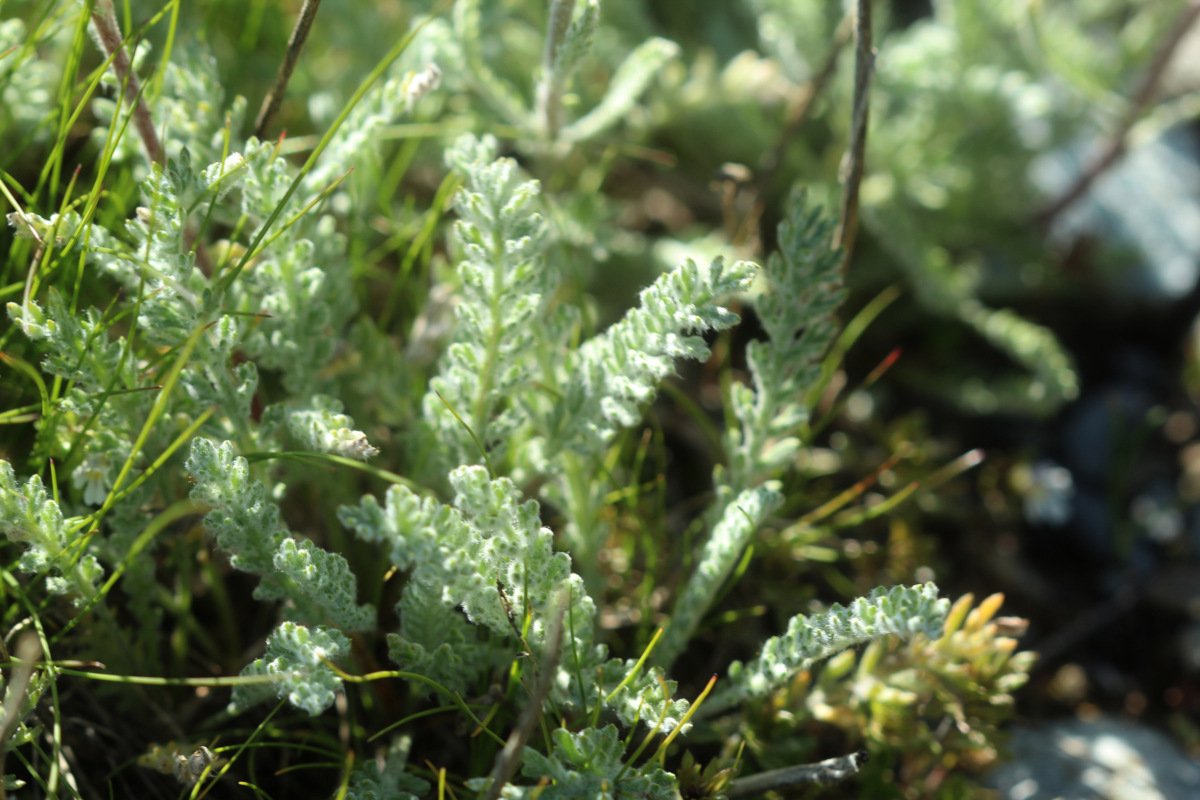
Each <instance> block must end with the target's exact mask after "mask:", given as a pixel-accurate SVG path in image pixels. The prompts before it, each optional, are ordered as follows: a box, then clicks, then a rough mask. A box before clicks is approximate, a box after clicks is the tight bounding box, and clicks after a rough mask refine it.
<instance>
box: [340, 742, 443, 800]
mask: <svg viewBox="0 0 1200 800" xmlns="http://www.w3.org/2000/svg"><path fill="white" fill-rule="evenodd" d="M411 746H412V738H411V737H409V736H400V737H397V739H396V741H395V742H393V744H392V745H391V747H389V748H388V752H387V754H386V757H385V760H384V763H383V764H382V765H380V764H379V763H378V762H377V761H366V762H359V763H358V764H355V766H354V772H353V773H352V774H351V776H350V786H349V787H347V790H346V798H347V800H417V798H418V797H421V796H423V795H424V794H425V793H426V792H427V791H429V784H428V783H427V782H426V781H423V780H421V779H420V778H416V777H414V776H412V775H409V774H408V773H407V772H405V766H406V764H407V762H408V751H409V749H410V748H411Z"/></svg>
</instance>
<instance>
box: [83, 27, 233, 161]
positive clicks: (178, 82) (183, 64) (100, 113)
mask: <svg viewBox="0 0 1200 800" xmlns="http://www.w3.org/2000/svg"><path fill="white" fill-rule="evenodd" d="M149 53H150V47H149V44H148V43H147V42H146V41H145V40H142V41H141V42H140V43H139V46H138V49H137V52H136V53H135V54H134V58H133V61H134V68H135V70H136V71H138V72H139V73H141V74H143V75H144V74H145V69H144V66H145V62H146V61H147V60H148V58H147V57H148V56H149ZM162 69H163V76H162V84H161V92H157V93H156V95H155V96H154V97H153V102H152V103H150V106H149V107H150V108H151V110H152V119H153V121H154V128H155V130H156V131H159V132H160V135H161V138H162V141H163V146H164V147H165V148H166V151H167V157H168V158H169V159H170V160H171V161H175V160H176V159H178V158H179V157H180V156H181V155H182V154H183V153H184V151H189V152H190V153H191V154H192V156H193V157H194V158H196V159H198V160H200V161H202V162H204V163H208V162H215V161H220V160H221V158H222V157H223V156H224V155H225V154H226V153H227V150H226V148H227V146H228V142H229V136H230V134H231V133H232V132H234V131H238V130H240V129H241V128H242V122H243V117H244V116H245V113H246V99H245V98H244V97H235V98H233V100H232V101H230V102H229V103H226V102H225V88H224V86H223V85H222V83H221V78H220V76H219V75H218V74H217V61H216V59H215V58H214V57H213V56H212V54H211V53H209V52H207V50H206V49H204V48H202V47H195V48H188V49H186V50H185V51H183V52H176V53H175V54H174V56H173V58H172V60H171V61H168V62H167V63H166V64H165V65H163V66H162ZM102 81H103V82H104V84H105V85H106V86H107V87H108V90H109V92H110V94H111V96H110V97H97V98H95V99H94V100H92V112H93V113H94V114H95V115H96V118H97V119H98V120H100V123H101V124H100V125H98V126H96V127H95V128H93V129H92V138H93V140H94V141H95V142H96V144H97V145H98V146H99V147H101V148H104V147H105V146H106V144H107V146H108V147H109V148H111V149H112V150H113V159H114V160H116V161H126V160H129V161H133V162H134V163H135V164H136V165H138V166H136V167H135V169H138V170H145V166H144V162H141V160H140V158H139V157H140V156H141V147H142V144H141V142H140V141H139V140H138V136H137V134H136V133H135V129H134V125H133V123H132V122H130V121H129V119H128V115H129V106H128V104H127V103H126V101H125V92H124V91H123V87H121V86H120V85H119V80H118V79H117V77H116V75H115V74H114V73H113V72H111V71H106V72H105V73H104V74H103V77H102ZM114 98H121V102H120V103H119V104H118V102H117V100H116V99H114ZM118 115H119V116H118ZM114 122H115V124H114ZM114 128H115V129H116V131H117V132H119V135H114V131H113V129H114ZM113 139H115V141H114V140H113ZM142 174H143V175H144V174H145V172H144V171H143V172H142Z"/></svg>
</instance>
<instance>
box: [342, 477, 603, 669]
mask: <svg viewBox="0 0 1200 800" xmlns="http://www.w3.org/2000/svg"><path fill="white" fill-rule="evenodd" d="M450 484H451V486H452V487H453V489H454V492H455V496H454V506H453V507H450V506H445V505H442V504H440V503H437V502H435V501H432V500H429V499H421V498H418V497H417V496H416V495H415V494H413V493H412V491H411V490H409V489H408V488H406V487H404V486H393V487H392V488H391V489H389V490H388V494H387V499H386V501H385V502H386V505H385V507H384V508H380V507H379V504H378V503H377V502H376V501H375V498H373V497H370V496H368V497H365V498H364V499H363V501H362V503H361V504H360V505H359V506H357V507H353V508H351V507H344V508H342V509H341V511H340V512H339V517H340V518H341V520H342V522H343V523H344V524H345V525H347V526H348V527H351V528H353V529H354V530H355V532H356V533H357V534H358V535H359V536H360V537H361V538H363V539H365V540H367V541H376V542H381V543H383V544H384V545H385V546H386V547H387V548H388V557H389V560H390V561H391V562H392V563H393V564H394V565H395V566H397V567H399V568H400V569H404V570H409V571H410V572H409V579H408V584H407V586H406V588H405V597H406V598H407V597H409V596H410V595H424V597H423V598H421V599H420V600H419V601H418V600H416V599H415V598H414V600H411V601H407V602H409V605H408V606H406V607H405V608H406V610H407V611H410V612H411V611H414V610H416V604H418V603H419V604H420V605H421V606H428V605H432V604H435V602H436V603H439V604H441V605H442V606H444V607H445V608H447V609H455V608H461V609H462V611H463V612H464V613H465V614H466V615H467V618H468V619H470V620H471V621H472V622H473V623H475V624H476V625H480V626H482V627H484V628H487V629H488V630H489V631H490V633H491V634H492V635H493V636H496V637H500V638H501V639H513V638H514V637H517V636H518V634H519V631H521V630H522V628H523V625H524V620H525V616H526V615H530V623H529V627H528V633H526V634H525V637H526V638H527V640H528V641H529V643H530V644H531V645H533V646H534V647H535V648H537V647H540V646H541V645H542V643H543V641H544V638H545V635H546V623H547V617H548V615H549V613H550V612H551V610H552V609H551V608H550V604H551V599H552V595H553V594H554V593H555V591H556V590H557V589H558V587H560V586H565V587H568V588H569V590H570V603H571V612H570V613H571V614H572V615H573V618H574V619H575V620H576V626H577V630H580V631H589V633H590V626H591V624H592V622H591V620H592V617H593V615H594V614H595V607H594V605H593V604H592V601H591V598H589V597H587V595H586V594H585V593H584V592H583V587H582V585H581V584H580V583H579V579H578V577H576V576H574V575H572V574H571V559H570V557H569V556H568V555H567V554H566V553H555V552H554V550H553V548H552V547H551V541H552V536H553V535H552V534H551V532H550V530H549V529H547V528H544V527H542V526H541V522H540V520H539V518H538V507H537V503H535V502H533V501H526V502H524V503H522V502H520V494H519V493H518V492H517V490H516V487H515V486H514V485H513V484H512V482H511V481H509V480H507V479H505V478H499V479H496V480H494V481H493V480H489V479H488V477H487V472H486V471H485V470H484V469H483V468H482V467H479V466H463V467H459V468H458V469H456V470H455V471H454V472H452V473H451V475H450ZM407 617H408V614H406V615H404V618H402V620H401V622H402V627H401V635H402V636H403V635H404V634H405V632H406V630H407V625H408V624H409V620H408V619H407ZM434 633H437V632H436V631H434ZM418 643H420V642H419V641H418ZM581 645H582V646H583V647H585V648H586V647H588V645H587V642H586V641H584V642H581Z"/></svg>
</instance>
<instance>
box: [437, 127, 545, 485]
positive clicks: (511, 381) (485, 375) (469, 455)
mask: <svg viewBox="0 0 1200 800" xmlns="http://www.w3.org/2000/svg"><path fill="white" fill-rule="evenodd" d="M495 148H496V142H495V139H492V138H490V137H488V138H486V139H484V140H482V141H480V140H477V139H475V138H474V137H470V136H467V137H464V138H463V139H460V140H459V142H458V143H457V144H456V145H455V147H454V148H453V149H452V150H451V151H450V153H449V154H448V156H447V161H448V163H450V164H452V165H453V166H454V167H455V168H456V169H457V170H460V171H461V172H462V173H463V174H464V177H465V178H466V186H465V187H464V188H463V190H462V191H460V192H459V194H458V195H457V197H456V198H455V207H456V209H457V210H458V213H459V217H460V219H459V220H458V222H457V223H455V226H454V238H455V243H456V245H457V247H458V249H459V250H460V252H461V253H462V260H461V261H460V262H459V263H458V277H459V280H460V281H461V283H462V294H463V297H462V301H461V302H460V303H459V305H458V308H457V317H458V326H457V329H456V331H455V336H454V342H453V343H452V344H451V345H450V347H449V348H448V349H447V351H446V354H445V355H444V356H443V358H442V364H441V368H440V369H439V373H438V375H437V376H436V377H435V378H433V379H432V380H431V381H430V382H429V392H428V393H427V394H426V395H425V400H424V403H423V407H424V410H425V418H426V419H427V420H429V421H430V422H431V423H432V424H433V425H434V428H435V432H436V435H437V438H438V440H439V443H440V445H441V447H442V448H444V450H445V456H446V460H447V461H449V463H450V464H451V465H453V464H460V463H477V462H478V461H479V460H480V459H481V458H487V457H488V454H489V453H491V452H493V451H496V452H497V453H498V455H500V454H502V452H503V447H504V443H505V441H506V440H507V439H508V437H509V436H511V434H512V433H513V431H514V430H515V429H516V428H517V427H518V426H519V425H520V424H521V422H522V421H523V417H524V415H523V414H522V413H521V410H520V408H519V407H518V406H517V405H516V398H515V397H513V395H515V394H516V393H518V392H526V391H529V389H530V386H529V383H530V381H531V377H532V375H533V371H534V368H535V367H536V361H534V359H533V351H534V349H535V343H536V341H537V338H538V330H537V323H536V320H537V318H538V317H540V316H541V315H542V314H543V312H544V309H545V302H546V300H547V298H548V295H549V293H550V291H551V289H552V288H553V284H552V282H551V280H550V276H549V273H548V272H547V270H546V269H545V267H544V263H543V258H542V248H543V240H544V239H545V236H546V230H545V225H544V223H543V222H542V217H541V214H540V213H539V212H538V209H537V203H538V185H537V183H536V182H535V181H527V180H523V179H522V178H521V175H520V172H519V170H518V169H517V165H516V162H514V161H513V160H511V159H499V160H497V161H492V160H491V159H492V158H493V157H494V155H493V154H494V151H495ZM489 162H490V163H489ZM481 446H482V447H483V452H482V453H481V452H480V447H481Z"/></svg>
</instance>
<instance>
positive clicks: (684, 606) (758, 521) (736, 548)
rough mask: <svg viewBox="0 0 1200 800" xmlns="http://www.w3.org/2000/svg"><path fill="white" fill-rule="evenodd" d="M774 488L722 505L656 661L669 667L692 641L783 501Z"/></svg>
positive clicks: (762, 488) (746, 493) (749, 492)
mask: <svg viewBox="0 0 1200 800" xmlns="http://www.w3.org/2000/svg"><path fill="white" fill-rule="evenodd" d="M782 500H783V497H782V496H781V495H780V494H779V492H778V491H777V490H776V488H775V487H773V486H759V487H757V488H754V489H747V490H745V491H743V492H742V493H741V494H739V495H738V496H737V497H735V498H733V500H731V501H730V502H729V504H728V505H726V506H725V510H724V513H723V514H722V515H721V518H720V520H719V521H718V522H717V524H716V525H715V526H713V529H712V534H711V535H710V536H709V537H708V541H707V542H705V543H704V549H703V551H701V553H700V558H699V559H698V560H697V563H696V568H695V570H694V571H693V573H692V576H691V578H690V580H689V581H688V584H687V586H686V588H685V589H684V591H683V593H682V594H681V595H680V596H679V600H678V601H677V602H676V604H675V613H674V614H673V615H672V616H671V622H670V624H669V625H668V626H667V632H666V634H665V635H664V636H663V639H662V641H661V642H660V643H659V646H658V648H657V649H656V650H655V651H654V658H655V661H656V662H657V663H659V664H664V665H670V664H671V662H672V661H674V660H675V658H676V657H677V656H678V655H679V654H680V653H681V652H682V651H683V648H684V647H686V646H687V643H688V642H689V641H691V638H692V635H693V634H694V633H695V632H696V628H697V627H698V626H699V624H700V621H701V619H702V618H703V616H704V612H705V611H707V610H708V607H709V604H711V603H712V598H713V597H714V596H715V595H716V593H717V591H718V590H719V589H720V588H721V585H722V584H723V583H724V582H725V579H726V578H728V577H729V573H730V571H731V570H732V569H733V566H734V564H736V563H737V560H738V558H739V557H740V556H741V554H742V552H743V551H744V550H745V549H746V545H748V544H749V543H750V541H751V538H752V537H753V536H754V534H755V533H756V532H757V531H758V529H759V526H760V525H762V523H763V520H764V518H765V517H766V516H767V514H769V513H770V512H771V511H772V510H773V509H774V508H775V507H776V506H778V505H779V504H780V502H782Z"/></svg>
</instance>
